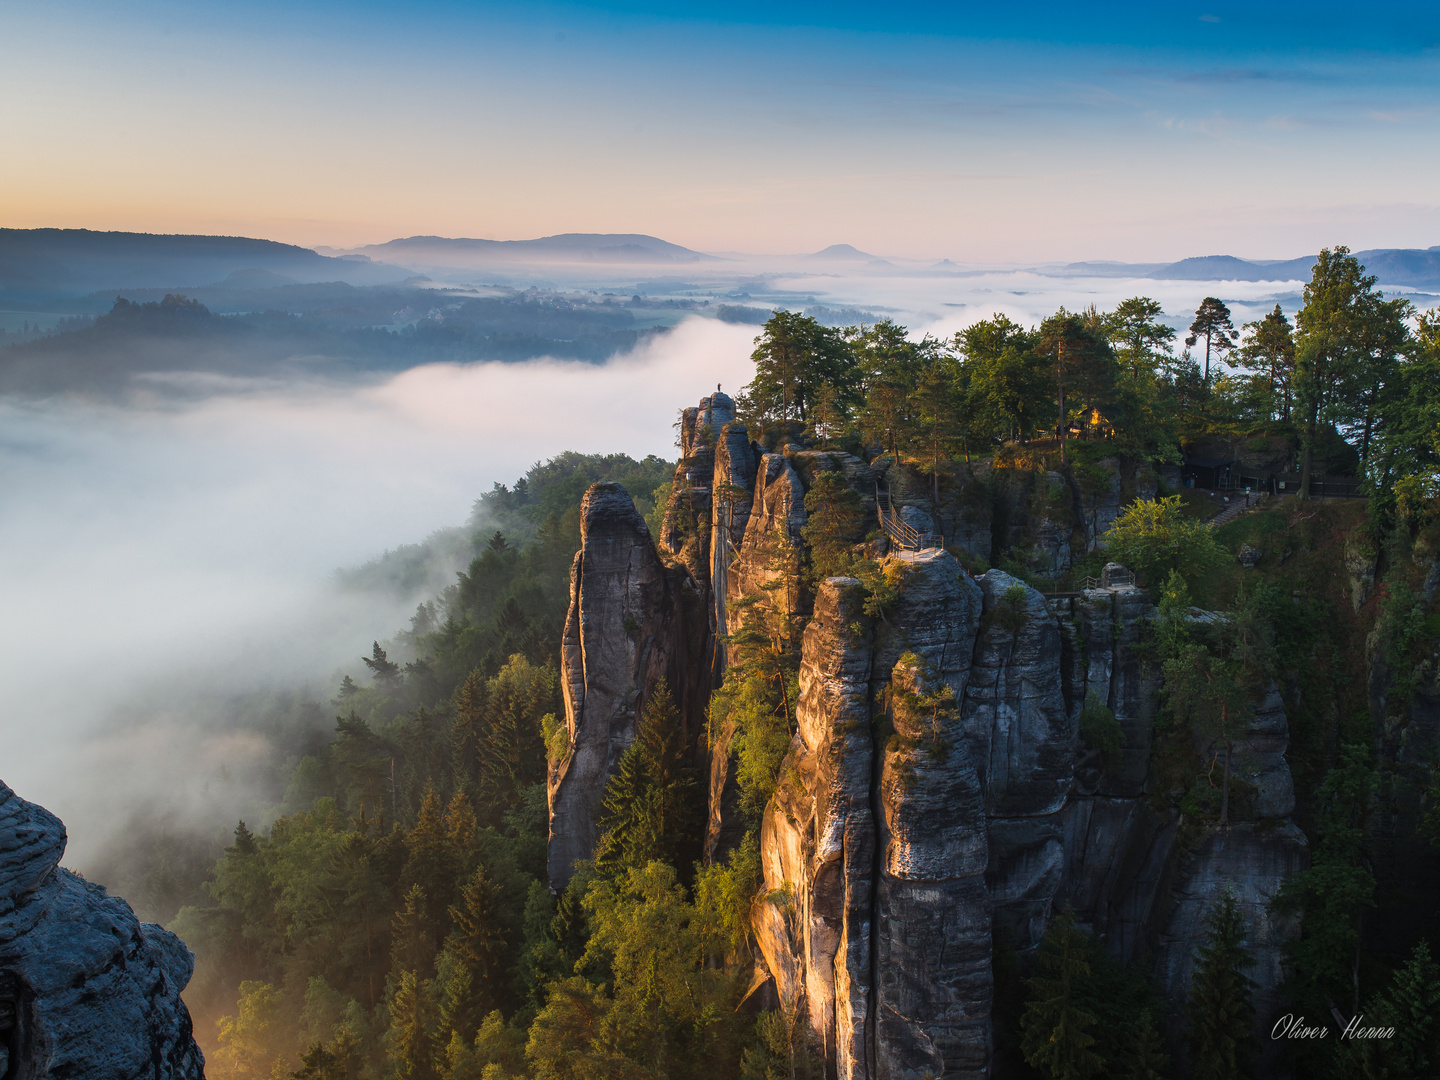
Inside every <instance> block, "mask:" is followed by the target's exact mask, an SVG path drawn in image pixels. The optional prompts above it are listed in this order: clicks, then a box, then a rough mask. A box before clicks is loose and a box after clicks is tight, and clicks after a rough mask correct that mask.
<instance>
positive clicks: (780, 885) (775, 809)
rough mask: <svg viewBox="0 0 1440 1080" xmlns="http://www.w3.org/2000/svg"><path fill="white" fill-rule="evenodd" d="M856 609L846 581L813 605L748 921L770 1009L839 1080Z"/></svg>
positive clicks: (870, 831)
mask: <svg viewBox="0 0 1440 1080" xmlns="http://www.w3.org/2000/svg"><path fill="white" fill-rule="evenodd" d="M861 603H862V594H861V590H860V583H859V582H858V581H855V580H854V579H853V578H831V579H830V580H829V581H827V582H825V583H824V584H823V585H822V586H821V587H820V589H819V593H818V596H817V597H816V601H815V613H814V617H813V618H812V619H811V621H810V625H809V626H808V627H807V628H806V630H805V643H804V651H803V657H802V662H801V668H800V702H799V705H798V708H797V715H796V719H797V728H798V730H797V731H796V734H795V738H794V740H793V741H792V743H791V748H790V752H789V754H788V755H787V757H786V759H785V765H784V766H783V767H782V769H781V782H780V786H779V788H778V790H777V791H776V793H775V796H774V798H773V799H772V800H771V802H770V805H769V806H768V807H766V811H765V818H764V822H763V824H762V827H761V836H760V851H761V861H762V866H763V869H764V874H765V888H766V891H767V894H768V895H769V897H770V899H767V900H766V901H764V902H763V903H761V904H760V905H759V913H758V915H757V918H756V921H755V933H756V937H757V940H758V943H759V945H760V950H761V952H762V953H763V955H764V957H765V961H766V963H767V965H768V966H769V968H770V971H771V973H772V974H773V975H774V977H775V984H776V989H777V990H778V992H779V995H780V1000H781V1001H782V1002H784V1003H785V1004H786V1006H787V1007H799V1008H800V1010H801V1015H803V1016H806V1017H807V1018H808V1022H809V1025H810V1029H811V1031H812V1032H814V1035H815V1038H816V1040H817V1042H818V1043H819V1046H820V1049H821V1051H822V1052H823V1054H824V1055H825V1058H826V1060H827V1062H830V1063H832V1064H833V1068H834V1070H835V1075H836V1076H838V1077H840V1078H841V1080H852V1078H861V1077H868V1076H869V1075H870V1072H869V1065H868V1061H869V1055H868V1052H867V1051H868V1045H867V1044H868V1038H867V1028H868V1027H869V1025H870V1024H871V1023H872V1017H871V1011H870V1007H871V996H872V995H871V990H872V986H871V981H872V964H871V947H872V946H871V920H872V918H873V906H874V875H875V855H876V849H875V816H874V811H873V808H872V803H871V797H870V795H871V791H870V789H871V779H872V773H873V768H874V756H875V753H874V743H873V737H872V734H871V725H870V719H871V716H870V675H871V671H870V665H871V655H872V654H871V648H870V640H869V639H870V631H869V627H868V625H867V623H868V620H866V619H865V618H864V616H863V614H862V613H861Z"/></svg>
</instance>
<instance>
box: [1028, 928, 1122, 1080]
mask: <svg viewBox="0 0 1440 1080" xmlns="http://www.w3.org/2000/svg"><path fill="white" fill-rule="evenodd" d="M1084 937H1085V935H1084V934H1083V933H1081V931H1079V930H1077V929H1076V928H1075V916H1074V914H1073V913H1072V912H1070V911H1069V910H1066V911H1064V912H1062V913H1061V914H1059V915H1057V916H1056V917H1055V919H1054V920H1053V921H1052V922H1051V923H1050V928H1049V929H1048V930H1047V931H1046V932H1045V939H1044V940H1043V941H1042V942H1041V945H1040V953H1039V956H1038V958H1037V959H1036V965H1035V966H1036V973H1035V975H1034V977H1033V978H1030V979H1028V980H1026V986H1028V987H1029V988H1030V992H1031V998H1030V1002H1029V1004H1028V1005H1026V1007H1025V1015H1024V1016H1023V1017H1022V1018H1021V1021H1020V1033H1021V1041H1020V1047H1021V1050H1022V1051H1023V1052H1024V1054H1025V1060H1026V1062H1028V1063H1029V1064H1030V1065H1032V1066H1034V1067H1035V1068H1037V1069H1039V1070H1040V1072H1041V1074H1042V1075H1044V1076H1047V1077H1053V1078H1054V1080H1087V1078H1088V1077H1091V1076H1095V1075H1096V1074H1097V1073H1099V1072H1100V1071H1101V1069H1102V1068H1103V1067H1104V1059H1103V1058H1101V1056H1100V1055H1099V1054H1098V1053H1096V1052H1095V1050H1094V1049H1092V1048H1093V1047H1094V1046H1095V1043H1096V1039H1095V1036H1094V1035H1092V1034H1090V1029H1091V1028H1093V1027H1094V1026H1095V1021H1096V1017H1095V1014H1094V1013H1092V1012H1087V1011H1086V1010H1085V1009H1083V1008H1081V1007H1080V1004H1079V999H1078V995H1079V988H1080V983H1081V981H1082V980H1083V979H1084V978H1085V977H1086V976H1087V975H1089V974H1090V964H1089V961H1088V959H1087V956H1086V952H1087V950H1086V948H1085V943H1084Z"/></svg>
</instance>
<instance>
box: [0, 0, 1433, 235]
mask: <svg viewBox="0 0 1440 1080" xmlns="http://www.w3.org/2000/svg"><path fill="white" fill-rule="evenodd" d="M1437 10H1440V7H1437V5H1433V4H1432V5H1421V4H1415V3H1406V4H1400V5H1390V6H1386V7H1385V8H1383V9H1368V10H1367V9H1364V8H1361V7H1359V6H1353V5H1352V6H1342V5H1338V4H1334V5H1326V4H1319V5H1315V4H1306V5H1302V4H1299V3H1287V4H1236V3H1223V4H1205V3H1202V4H1194V5H1191V4H1186V5H1166V6H1163V7H1161V6H1157V5H1153V4H1151V5H1141V4H1123V5H1122V4H1111V5H1103V6H1091V7H1080V6H1076V5H1060V4H1053V5H1050V4H1046V5H1034V4H1032V5H1024V6H1011V7H1004V8H1001V7H997V6H994V5H987V6H981V5H957V4H947V5H940V4H898V5H897V4H889V5H882V4H863V5H862V4H857V3H829V4H821V3H800V4H794V3H792V4H766V3H759V2H745V3H732V4H725V5H709V6H705V7H696V6H683V7H682V6H679V5H673V4H663V3H652V2H632V3H611V4H525V5H519V4H512V5H504V4H483V5H482V4H459V3H433V4H407V5H403V6H402V5H386V4H376V3H369V4H363V3H362V4H343V5H342V4H299V5H286V6H282V5H278V4H265V3H260V4H246V5H243V6H242V5H238V4H229V5H227V4H217V5H210V6H207V7H204V8H197V7H194V6H182V5H179V4H163V3H162V4H156V3H150V4H146V3H141V4H137V5H130V6H127V7H125V8H124V9H116V8H114V7H113V6H108V5H98V4H85V3H60V4H52V5H46V6H44V7H43V8H40V7H36V8H27V9H23V10H22V9H20V8H18V7H17V6H15V5H4V6H0V41H4V42H5V45H4V49H5V55H6V63H5V64H4V65H0V96H3V100H4V101H6V103H7V108H6V109H5V110H4V111H3V113H0V147H4V148H5V149H4V153H3V155H0V208H3V210H0V214H3V216H4V217H5V219H6V220H5V221H4V224H7V225H15V226H33V225H42V224H53V225H86V226H90V227H96V228H144V229H152V230H157V231H217V232H242V233H249V234H255V235H265V236H271V237H275V238H277V239H285V240H291V241H295V242H300V243H321V244H334V245H339V246H344V245H351V244H360V243H368V242H374V241H379V240H385V239H388V238H390V237H393V236H397V235H412V234H416V233H438V234H444V235H476V236H489V237H495V238H516V237H524V236H533V235H542V234H547V233H554V232H561V231H637V232H648V233H654V234H656V235H661V236H664V237H665V238H667V239H669V240H673V241H675V242H677V243H682V244H686V245H688V246H692V247H697V248H702V249H706V250H743V251H758V252H788V251H804V250H813V249H816V248H819V247H823V246H825V245H826V244H829V243H836V242H848V243H853V244H855V245H857V246H859V247H862V248H865V249H867V250H873V251H878V252H880V253H883V254H887V255H899V256H914V257H921V258H931V257H933V258H941V257H948V258H952V259H956V260H971V261H987V262H997V261H998V262H1008V261H1022V262H1023V261H1034V260H1039V259H1076V258H1121V259H1138V260H1163V259H1170V258H1179V257H1182V256H1184V255H1191V254H1203V253H1210V252H1220V251H1225V252H1231V253H1235V254H1240V255H1246V256H1251V257H1285V256H1291V255H1296V254H1300V253H1302V252H1304V251H1308V250H1314V249H1316V248H1318V247H1319V246H1320V245H1322V244H1333V243H1349V244H1350V245H1351V246H1352V247H1356V248H1363V247H1370V246H1380V245H1385V246H1392V245H1393V246H1420V247H1428V246H1430V245H1431V244H1432V243H1440V206H1437V197H1436V195H1435V191H1436V189H1437V185H1436V184H1435V183H1434V181H1433V179H1432V178H1433V177H1435V176H1436V175H1437V168H1436V167H1437V165H1440V160H1437V157H1440V150H1437V148H1440V140H1437V138H1436V136H1437V135H1440V131H1437V106H1440V94H1437V90H1440V85H1437V84H1440V78H1437V76H1440V46H1437V42H1440V14H1437Z"/></svg>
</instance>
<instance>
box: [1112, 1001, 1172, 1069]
mask: <svg viewBox="0 0 1440 1080" xmlns="http://www.w3.org/2000/svg"><path fill="white" fill-rule="evenodd" d="M1169 1067H1170V1055H1169V1054H1167V1053H1165V1040H1164V1038H1162V1037H1161V1035H1160V1032H1159V1031H1157V1030H1156V1028H1155V1017H1154V1016H1153V1015H1152V1014H1151V1012H1150V1010H1149V1009H1142V1010H1141V1011H1140V1019H1139V1020H1138V1021H1137V1022H1136V1024H1135V1031H1134V1035H1133V1039H1132V1042H1131V1044H1130V1052H1129V1053H1128V1054H1127V1055H1126V1056H1125V1066H1124V1069H1123V1071H1122V1072H1121V1076H1123V1077H1124V1078H1125V1080H1164V1077H1165V1070H1166V1069H1168V1068H1169Z"/></svg>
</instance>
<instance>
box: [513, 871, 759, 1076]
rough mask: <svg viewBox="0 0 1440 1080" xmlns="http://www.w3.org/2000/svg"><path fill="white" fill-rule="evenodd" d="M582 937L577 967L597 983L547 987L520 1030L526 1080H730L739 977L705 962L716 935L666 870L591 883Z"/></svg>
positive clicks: (718, 945)
mask: <svg viewBox="0 0 1440 1080" xmlns="http://www.w3.org/2000/svg"><path fill="white" fill-rule="evenodd" d="M585 910H586V912H587V914H588V916H589V921H590V926H591V935H590V939H589V943H588V945H587V947H586V952H585V956H584V958H583V960H582V965H584V966H587V967H590V968H592V969H593V970H594V971H595V972H596V974H597V975H599V976H600V977H601V980H602V981H599V982H595V981H590V980H588V979H586V978H585V977H583V976H579V975H576V976H572V977H571V978H569V979H566V980H564V981H562V982H559V983H556V984H555V985H554V987H553V988H552V990H551V993H550V998H549V1001H548V1002H547V1003H546V1005H545V1008H544V1009H542V1010H541V1011H540V1013H539V1015H538V1016H536V1018H535V1022H534V1023H533V1024H532V1025H531V1028H530V1041H529V1045H528V1047H527V1050H526V1056H527V1059H528V1061H529V1065H530V1069H531V1076H532V1077H534V1078H535V1080H558V1078H565V1080H569V1078H575V1080H579V1078H582V1077H584V1078H589V1077H594V1076H634V1077H645V1076H656V1077H660V1076H664V1077H675V1078H677V1080H680V1078H688V1077H708V1076H715V1075H733V1073H734V1072H736V1071H738V1065H739V1057H740V1050H741V1034H742V1033H741V1031H740V1025H739V1024H738V1022H737V1020H736V1018H735V1012H734V1008H735V1004H736V1002H737V996H738V994H739V993H740V992H741V990H742V989H743V985H742V983H741V981H740V979H741V978H742V977H743V976H742V974H740V973H737V972H735V971H730V970H726V969H725V968H723V967H719V966H715V965H713V964H710V963H707V961H708V960H710V959H711V958H714V957H717V956H718V955H721V954H722V953H723V951H724V949H725V947H726V944H727V943H726V941H725V939H724V935H723V934H722V933H720V932H718V931H717V929H716V928H715V927H714V926H713V925H712V924H710V923H708V922H707V921H706V920H704V919H703V918H702V917H701V916H700V913H699V911H698V909H697V908H696V907H695V906H694V905H693V904H692V903H691V902H690V900H689V899H688V897H687V896H686V892H685V889H684V887H683V886H681V885H680V884H679V882H678V880H677V877H676V874H675V871H674V870H673V869H672V868H671V867H669V866H667V865H665V864H664V863H659V862H652V863H650V864H649V865H648V866H645V867H643V868H638V869H637V868H631V869H629V870H627V871H626V873H625V874H624V875H623V876H622V877H618V878H614V879H610V878H599V879H596V880H595V881H594V883H593V884H592V885H591V886H590V888H589V891H588V892H587V893H586V896H585Z"/></svg>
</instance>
